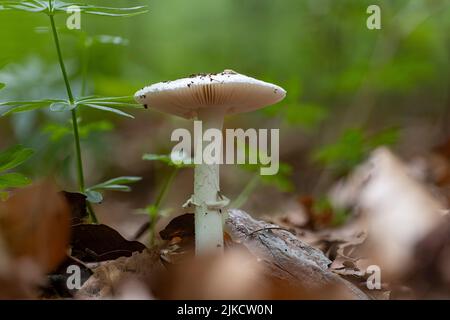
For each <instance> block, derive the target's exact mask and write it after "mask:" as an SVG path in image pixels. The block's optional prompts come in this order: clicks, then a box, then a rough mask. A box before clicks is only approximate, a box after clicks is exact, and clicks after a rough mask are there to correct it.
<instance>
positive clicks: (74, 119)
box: [48, 0, 97, 223]
mask: <svg viewBox="0 0 450 320" xmlns="http://www.w3.org/2000/svg"><path fill="white" fill-rule="evenodd" d="M48 3H49V11H50V12H49V18H50V24H51V27H52V33H53V40H54V42H55V47H56V52H57V55H58V61H59V66H60V68H61V73H62V76H63V78H64V84H65V87H66V91H67V97H68V98H69V102H70V104H74V102H75V99H74V97H73V93H72V89H71V87H70V82H69V77H68V76H67V72H66V67H65V65H64V60H63V57H62V52H61V46H60V44H59V38H58V33H57V31H56V25H55V19H54V17H53V12H52V0H49V1H48ZM71 113H72V127H73V136H74V141H75V150H76V161H77V174H78V188H79V190H80V192H81V193H84V192H85V185H84V173H83V160H82V157H81V146H80V135H79V133H78V121H77V111H76V108H74V109H72V110H71ZM88 211H89V217H90V220H91V221H92V222H94V223H97V217H96V216H95V213H94V211H93V210H92V207H91V206H90V204H88Z"/></svg>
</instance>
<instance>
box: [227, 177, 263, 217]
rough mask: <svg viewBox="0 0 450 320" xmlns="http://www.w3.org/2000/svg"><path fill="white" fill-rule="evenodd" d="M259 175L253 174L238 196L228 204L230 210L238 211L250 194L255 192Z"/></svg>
mask: <svg viewBox="0 0 450 320" xmlns="http://www.w3.org/2000/svg"><path fill="white" fill-rule="evenodd" d="M259 179H260V177H259V175H258V174H257V173H255V175H254V176H253V177H252V178H251V179H250V180H249V182H248V183H247V184H246V185H245V187H244V189H243V190H242V192H241V193H240V194H239V196H238V197H237V198H236V200H234V201H233V202H232V203H231V204H230V208H234V209H239V208H240V207H242V206H243V205H244V204H245V203H246V202H247V200H248V198H249V197H250V195H251V194H252V192H253V191H254V190H255V188H256V187H257V186H258V183H259Z"/></svg>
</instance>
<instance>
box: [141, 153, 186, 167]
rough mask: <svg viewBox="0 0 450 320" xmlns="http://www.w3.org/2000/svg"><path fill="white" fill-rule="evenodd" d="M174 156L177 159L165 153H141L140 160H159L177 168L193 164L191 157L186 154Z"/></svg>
mask: <svg viewBox="0 0 450 320" xmlns="http://www.w3.org/2000/svg"><path fill="white" fill-rule="evenodd" d="M174 158H175V159H177V160H176V161H175V162H174V161H173V160H172V157H171V156H170V155H166V154H153V153H145V154H144V155H142V160H147V161H160V162H163V163H165V164H167V165H169V166H174V167H177V168H187V167H193V166H194V164H193V163H192V159H191V158H189V157H187V156H185V157H179V156H174Z"/></svg>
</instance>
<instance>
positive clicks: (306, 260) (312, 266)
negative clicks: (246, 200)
mask: <svg viewBox="0 0 450 320" xmlns="http://www.w3.org/2000/svg"><path fill="white" fill-rule="evenodd" d="M226 231H227V232H228V233H229V234H230V236H231V237H232V239H233V240H234V241H236V242H239V243H241V244H243V245H244V246H245V247H246V248H247V249H248V250H249V251H250V252H251V253H252V254H254V255H255V256H257V258H259V259H260V260H261V261H263V262H264V263H265V265H266V266H267V268H268V270H269V272H270V273H271V276H273V277H277V278H279V279H281V280H287V281H289V282H290V283H293V284H299V285H300V286H302V287H303V288H306V289H312V290H315V289H320V288H323V287H327V286H333V287H338V288H339V289H342V290H344V291H343V292H345V294H346V296H348V297H351V298H354V299H368V297H367V296H366V295H365V294H364V293H363V292H362V291H361V290H360V289H358V288H357V287H355V286H354V285H353V284H351V283H350V282H348V281H346V280H344V279H342V278H341V277H339V276H338V275H336V274H334V273H332V272H331V271H329V270H328V266H329V265H330V264H331V261H330V260H329V259H328V258H327V257H325V255H324V254H323V253H322V252H321V251H320V250H318V249H315V248H313V247H311V246H310V245H308V244H306V243H304V242H303V241H301V240H299V239H298V238H297V237H296V236H295V235H293V234H292V233H290V232H289V231H287V230H283V229H282V228H280V227H278V226H276V225H273V224H269V223H267V222H265V221H261V220H256V219H253V218H252V217H251V216H250V215H248V214H247V213H245V212H244V211H241V210H230V211H229V217H228V219H227V220H226Z"/></svg>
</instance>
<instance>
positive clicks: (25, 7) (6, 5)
mask: <svg viewBox="0 0 450 320" xmlns="http://www.w3.org/2000/svg"><path fill="white" fill-rule="evenodd" d="M0 10H14V11H27V12H45V11H46V10H48V2H46V1H43V0H30V1H2V2H1V3H0Z"/></svg>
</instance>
